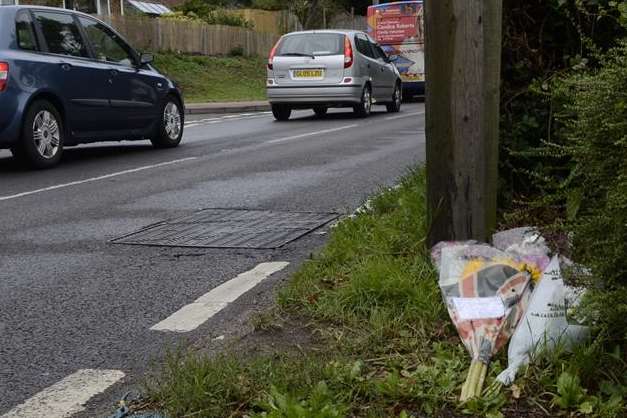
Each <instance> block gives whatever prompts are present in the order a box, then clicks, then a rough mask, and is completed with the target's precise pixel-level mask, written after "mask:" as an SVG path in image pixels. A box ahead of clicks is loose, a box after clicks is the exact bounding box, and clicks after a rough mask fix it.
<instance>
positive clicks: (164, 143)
mask: <svg viewBox="0 0 627 418" xmlns="http://www.w3.org/2000/svg"><path fill="white" fill-rule="evenodd" d="M181 110H182V106H181V102H180V101H179V100H178V99H176V98H175V97H173V96H168V98H167V99H166V101H165V103H164V104H163V107H162V109H161V113H160V115H161V121H160V122H159V129H158V131H157V132H155V134H154V135H153V138H151V139H150V142H152V145H153V146H154V147H155V148H174V147H176V146H178V145H179V144H180V143H181V139H182V138H183V115H182V113H181Z"/></svg>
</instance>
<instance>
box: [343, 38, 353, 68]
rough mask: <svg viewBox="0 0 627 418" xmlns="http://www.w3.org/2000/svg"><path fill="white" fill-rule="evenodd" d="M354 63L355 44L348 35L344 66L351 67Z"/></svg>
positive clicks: (345, 44)
mask: <svg viewBox="0 0 627 418" xmlns="http://www.w3.org/2000/svg"><path fill="white" fill-rule="evenodd" d="M351 65H353V46H352V45H351V40H350V39H348V36H344V68H350V66H351Z"/></svg>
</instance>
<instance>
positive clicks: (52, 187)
mask: <svg viewBox="0 0 627 418" xmlns="http://www.w3.org/2000/svg"><path fill="white" fill-rule="evenodd" d="M196 158H198V157H188V158H181V159H179V160H172V161H166V162H163V163H159V164H152V165H145V166H143V167H138V168H133V169H130V170H124V171H118V172H117V173H111V174H105V175H104V176H98V177H91V178H88V179H84V180H78V181H72V182H70V183H63V184H57V185H54V186H49V187H44V188H43V189H37V190H31V191H28V192H23V193H17V194H12V195H9V196H0V201H3V200H11V199H17V198H19V197H24V196H29V195H32V194H37V193H43V192H49V191H51V190H57V189H63V188H65V187H70V186H76V185H79V184H84V183H91V182H94V181H99V180H106V179H110V178H111V177H117V176H123V175H125V174H131V173H137V172H139V171H144V170H150V169H152V168H158V167H165V166H167V165H172V164H177V163H182V162H185V161H191V160H195V159H196Z"/></svg>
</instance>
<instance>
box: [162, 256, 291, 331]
mask: <svg viewBox="0 0 627 418" xmlns="http://www.w3.org/2000/svg"><path fill="white" fill-rule="evenodd" d="M288 265H289V263H287V262H284V261H280V262H274V263H261V264H259V265H258V266H257V267H255V268H254V269H252V270H250V271H247V272H245V273H242V274H240V275H239V276H237V277H235V278H234V279H231V280H229V281H228V282H226V283H223V284H221V285H220V286H218V287H216V288H214V289H213V290H211V291H210V292H208V293H205V294H204V295H203V296H201V297H199V298H198V299H196V301H194V302H193V303H190V304H189V305H186V306H183V307H182V308H181V309H179V310H178V311H176V312H175V313H173V314H172V315H170V316H169V317H167V318H166V319H164V320H163V321H161V322H159V323H158V324H157V325H154V326H153V327H152V328H150V329H151V330H153V331H172V332H189V331H193V330H195V329H196V328H198V327H199V326H200V325H202V324H204V323H205V322H206V321H207V320H208V319H209V318H211V317H212V316H214V315H215V314H217V313H218V312H220V311H221V310H222V309H224V308H226V307H227V306H228V305H229V303H232V302H234V301H235V300H237V298H239V297H240V296H242V295H243V294H244V293H246V292H248V291H249V290H250V289H252V288H253V287H255V286H257V285H258V284H259V283H261V282H262V281H263V280H265V279H267V278H268V277H269V276H271V275H272V274H274V273H276V272H278V271H281V270H283V269H284V268H285V267H287V266H288Z"/></svg>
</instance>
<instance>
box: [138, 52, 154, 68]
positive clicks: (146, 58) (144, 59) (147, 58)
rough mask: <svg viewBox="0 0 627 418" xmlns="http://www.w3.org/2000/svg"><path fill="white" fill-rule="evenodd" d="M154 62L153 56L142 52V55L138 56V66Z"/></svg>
mask: <svg viewBox="0 0 627 418" xmlns="http://www.w3.org/2000/svg"><path fill="white" fill-rule="evenodd" d="M154 60H155V57H154V55H152V54H149V53H146V52H142V54H141V55H140V56H139V65H146V64H151V63H152V62H153V61H154Z"/></svg>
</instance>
